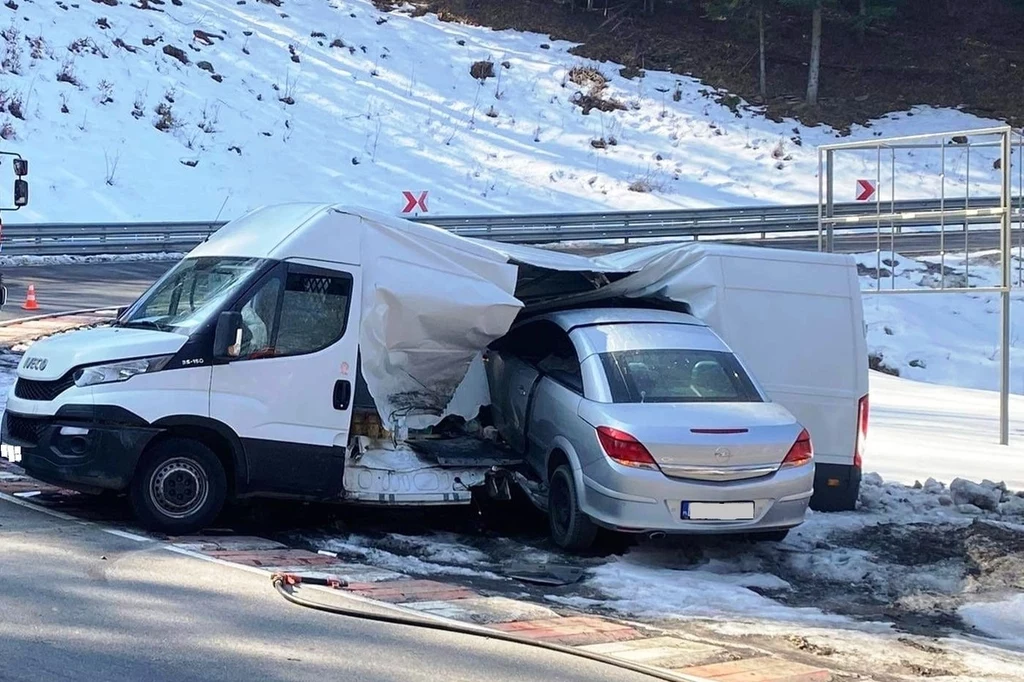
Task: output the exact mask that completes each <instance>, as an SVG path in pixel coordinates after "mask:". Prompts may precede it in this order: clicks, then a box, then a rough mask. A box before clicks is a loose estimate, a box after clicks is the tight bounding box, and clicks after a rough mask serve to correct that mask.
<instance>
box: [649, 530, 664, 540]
mask: <svg viewBox="0 0 1024 682" xmlns="http://www.w3.org/2000/svg"><path fill="white" fill-rule="evenodd" d="M647 537H648V538H649V539H651V540H660V539H662V538H663V537H665V533H664V532H663V531H660V530H655V531H651V532H650V533H648V534H647Z"/></svg>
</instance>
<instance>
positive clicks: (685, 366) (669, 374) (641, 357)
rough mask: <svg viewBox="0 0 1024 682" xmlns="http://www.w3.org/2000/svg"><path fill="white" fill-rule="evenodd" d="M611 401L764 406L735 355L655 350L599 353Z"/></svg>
mask: <svg viewBox="0 0 1024 682" xmlns="http://www.w3.org/2000/svg"><path fill="white" fill-rule="evenodd" d="M599 355H600V357H601V362H602V364H603V365H604V372H605V375H606V376H607V377H608V386H609V387H610V388H611V398H612V402H616V403H760V402H763V400H762V398H761V396H760V394H758V392H757V389H756V388H755V387H754V384H753V382H751V380H750V377H749V376H747V373H746V372H744V371H743V367H742V366H741V365H740V363H739V362H738V361H737V360H736V356H734V355H733V354H732V353H726V352H722V351H709V350H684V349H651V350H621V351H613V352H609V353H600V354H599Z"/></svg>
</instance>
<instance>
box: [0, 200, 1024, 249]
mask: <svg viewBox="0 0 1024 682" xmlns="http://www.w3.org/2000/svg"><path fill="white" fill-rule="evenodd" d="M943 205H944V207H945V209H946V210H947V211H949V210H962V209H964V208H966V202H965V201H964V200H963V199H959V200H953V199H947V200H946V201H945V202H944V204H943ZM875 206H876V205H875V204H873V203H871V204H863V203H859V204H836V206H835V215H836V216H844V215H848V216H852V215H864V214H865V213H866V212H868V211H870V209H871V208H873V207H875ZM997 206H998V199H995V198H978V199H972V200H971V201H970V205H969V207H970V208H971V209H984V208H995V207H997ZM939 209H940V203H939V201H937V200H913V201H898V202H896V203H895V205H893V204H891V203H889V202H882V203H881V205H880V207H878V210H880V212H881V213H883V214H885V213H891V212H899V213H904V214H906V213H914V212H921V213H922V214H923V215H922V216H921V217H920V218H914V217H909V218H908V217H904V218H903V219H902V220H900V221H899V229H900V230H902V231H904V232H905V231H907V230H908V229H909V230H913V229H915V228H928V227H932V226H935V224H936V222H935V218H934V217H933V216H928V215H927V212H929V211H937V210H939ZM1013 213H1014V220H1015V221H1016V220H1020V219H1021V215H1022V211H1021V201H1020V200H1019V199H1018V200H1016V205H1015V206H1014V208H1013ZM412 220H415V221H417V222H422V223H430V224H431V225H436V226H438V227H442V228H445V229H449V230H451V231H452V232H455V233H456V234H459V235H462V236H465V237H480V238H485V239H493V240H495V241H501V242H511V243H530V244H542V243H550V242H562V241H575V240H595V239H623V240H627V241H628V240H630V239H657V238H679V237H690V238H692V239H700V238H702V237H704V238H707V237H714V238H718V239H727V240H732V241H744V242H750V241H764V240H769V239H771V238H773V237H777V236H780V235H787V237H789V238H787V239H782V240H780V241H785V242H789V243H794V239H793V238H796V242H800V239H799V235H800V234H801V233H803V234H804V237H805V238H807V239H810V238H812V237H813V238H815V239H816V236H817V230H818V205H817V204H803V205H792V206H749V207H737V208H731V207H730V208H711V209H681V210H665V211H626V212H618V211H616V212H597V213H548V214H526V215H476V216H425V217H417V218H412ZM997 222H998V218H995V217H993V216H990V215H974V216H969V217H965V218H963V219H961V220H957V221H956V224H964V225H980V224H993V223H997ZM223 224H224V223H223V222H163V223H160V222H148V223H34V224H13V225H5V226H4V228H3V234H2V242H0V243H2V250H0V254H2V255H37V256H42V255H63V254H67V255H97V254H108V253H147V252H184V251H188V250H190V249H192V248H193V247H195V246H196V245H197V244H199V243H201V242H203V241H204V240H206V239H207V238H208V237H209V236H210V235H211V234H213V233H214V232H215V231H216V230H217V229H218V228H220V227H221V225H223ZM882 225H883V227H885V228H888V222H887V221H885V220H882ZM835 230H836V232H837V233H849V232H851V231H859V233H860V234H859V237H860V238H859V239H858V240H857V241H858V242H860V243H863V242H864V238H863V236H864V233H865V230H871V231H872V233H873V230H874V228H873V227H872V226H868V225H865V224H864V223H863V222H861V223H858V224H854V225H844V224H842V223H839V224H836V225H835ZM800 243H802V242H800ZM780 245H781V244H780Z"/></svg>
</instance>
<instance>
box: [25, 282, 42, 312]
mask: <svg viewBox="0 0 1024 682" xmlns="http://www.w3.org/2000/svg"><path fill="white" fill-rule="evenodd" d="M21 309H22V310H39V304H38V303H36V285H35V284H29V285H28V294H27V295H26V296H25V303H24V304H23V305H22V306H21Z"/></svg>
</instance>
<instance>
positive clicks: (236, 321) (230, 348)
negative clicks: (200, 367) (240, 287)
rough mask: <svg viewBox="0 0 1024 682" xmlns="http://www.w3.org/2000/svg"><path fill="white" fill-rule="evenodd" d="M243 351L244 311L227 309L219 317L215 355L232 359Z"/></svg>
mask: <svg viewBox="0 0 1024 682" xmlns="http://www.w3.org/2000/svg"><path fill="white" fill-rule="evenodd" d="M241 352H242V313H236V312H230V311H225V312H223V313H221V314H220V315H219V316H218V317H217V330H216V332H214V335H213V357H214V358H215V359H217V360H231V359H233V358H237V357H238V356H239V355H240V354H241Z"/></svg>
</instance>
